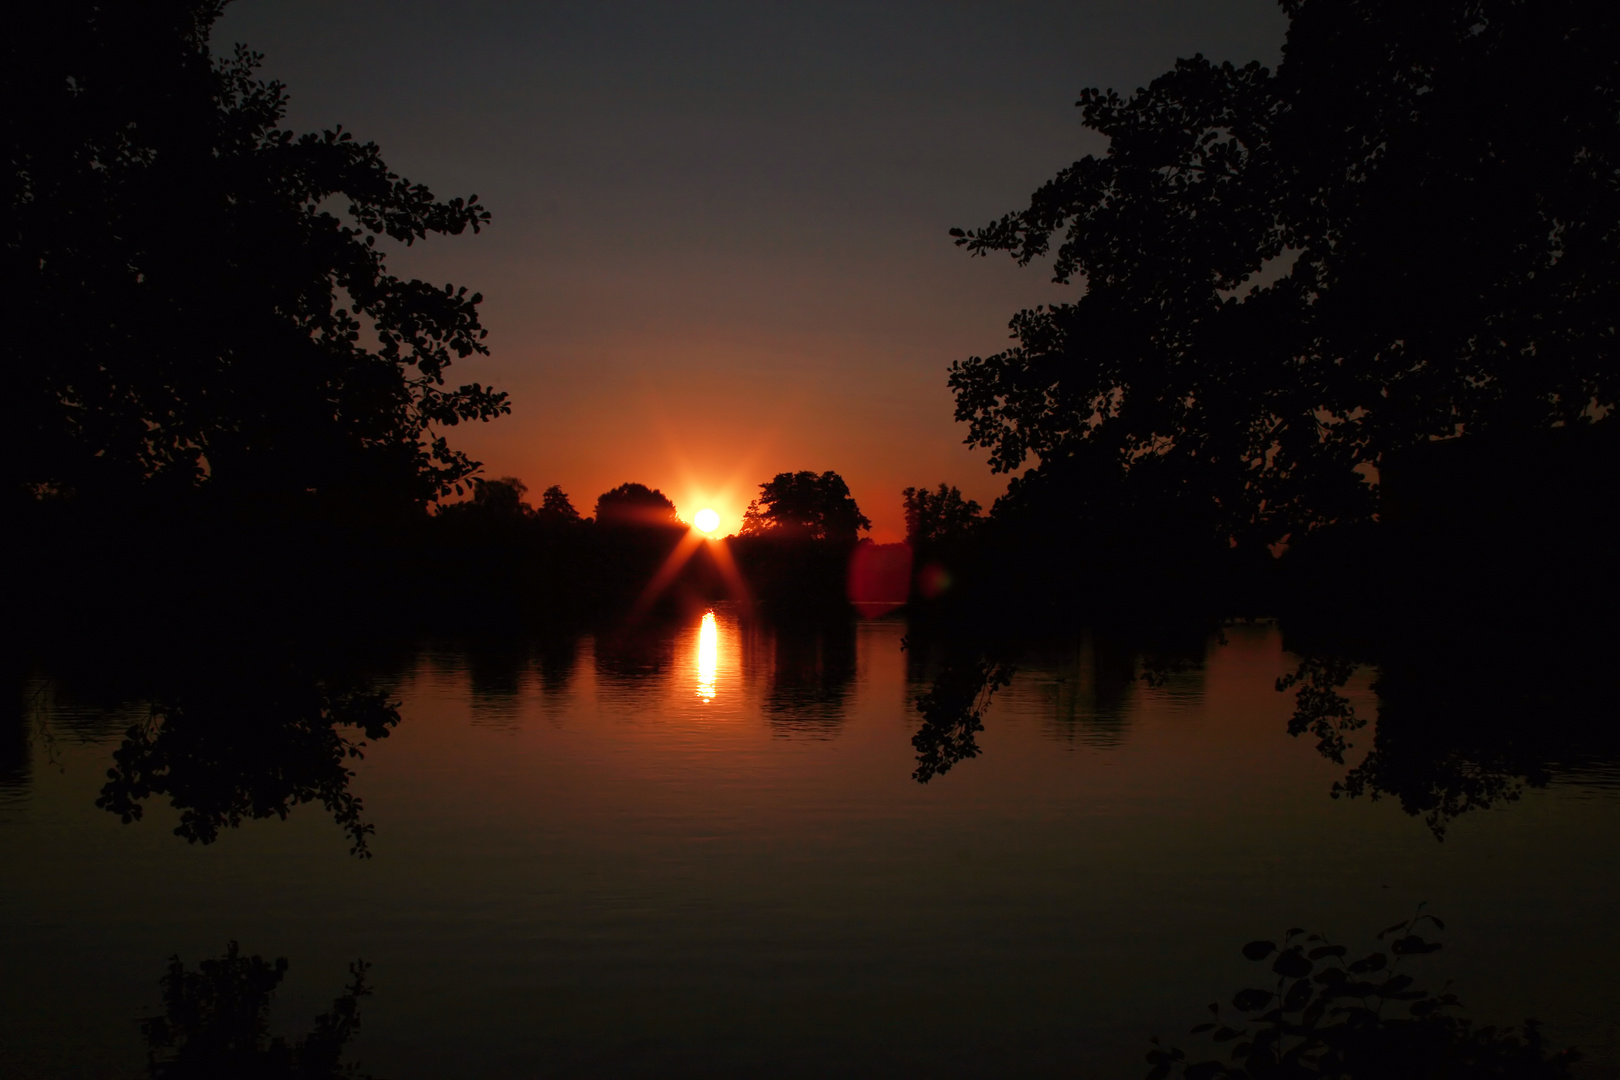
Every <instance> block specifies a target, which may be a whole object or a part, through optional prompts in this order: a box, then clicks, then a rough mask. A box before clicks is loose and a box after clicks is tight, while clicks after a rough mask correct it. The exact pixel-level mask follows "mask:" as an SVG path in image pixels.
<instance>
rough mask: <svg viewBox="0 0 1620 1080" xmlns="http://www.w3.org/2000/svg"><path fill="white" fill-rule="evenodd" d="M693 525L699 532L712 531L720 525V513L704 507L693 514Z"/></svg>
mask: <svg viewBox="0 0 1620 1080" xmlns="http://www.w3.org/2000/svg"><path fill="white" fill-rule="evenodd" d="M692 527H693V528H695V529H696V530H697V531H698V532H705V533H712V532H714V530H716V529H718V528H719V527H720V515H719V514H717V513H715V512H714V511H713V510H710V509H709V508H708V507H704V508H703V509H702V510H699V511H698V512H697V513H696V514H693V515H692Z"/></svg>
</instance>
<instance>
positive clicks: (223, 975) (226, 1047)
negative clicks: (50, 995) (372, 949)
mask: <svg viewBox="0 0 1620 1080" xmlns="http://www.w3.org/2000/svg"><path fill="white" fill-rule="evenodd" d="M369 967H370V965H368V964H367V963H366V962H365V961H363V960H359V961H355V962H354V963H352V964H350V965H349V977H350V982H349V985H348V986H347V987H346V988H345V989H344V991H343V994H342V996H341V997H338V998H336V999H335V1000H334V1001H333V1002H332V1008H331V1011H329V1012H325V1013H322V1014H321V1015H319V1016H317V1017H316V1018H315V1020H314V1022H313V1025H312V1027H311V1029H310V1031H309V1033H308V1034H307V1035H305V1036H304V1037H303V1038H301V1039H298V1040H297V1041H296V1042H291V1043H289V1042H288V1041H287V1040H286V1039H285V1038H283V1037H281V1036H279V1035H277V1036H272V1035H271V1034H270V1031H269V1027H270V1005H271V1002H272V1000H273V999H274V997H275V992H276V988H277V987H278V986H279V985H280V984H281V980H282V978H283V977H284V976H285V975H286V973H287V961H286V959H285V958H278V959H277V960H276V961H275V962H274V963H273V964H272V963H270V962H268V961H266V960H265V959H264V958H263V957H260V956H243V955H241V952H240V950H239V947H238V946H237V943H236V942H234V941H233V942H231V943H230V945H229V947H228V948H227V949H226V952H225V955H224V956H220V957H215V958H212V959H208V960H204V961H202V962H201V963H200V964H198V965H197V970H196V971H187V970H186V967H185V965H184V964H182V963H181V962H180V958H179V957H178V956H176V957H174V958H172V959H171V960H170V962H169V970H168V972H167V974H165V975H164V976H163V982H162V986H163V1010H164V1011H163V1015H162V1016H155V1017H151V1018H150V1019H147V1020H144V1021H142V1022H141V1034H142V1035H144V1036H145V1037H146V1042H147V1075H149V1076H151V1077H152V1078H153V1080H215V1078H218V1077H227V1076H228V1077H232V1078H237V1080H337V1078H339V1077H361V1076H364V1075H365V1074H362V1073H360V1072H359V1071H358V1067H357V1066H355V1065H352V1064H351V1065H345V1064H344V1063H343V1061H342V1058H343V1050H344V1047H345V1046H346V1045H347V1044H348V1043H349V1041H350V1040H351V1039H353V1038H354V1036H355V1034H356V1033H357V1032H358V1031H359V1029H360V999H361V998H363V997H367V996H369V995H370V993H371V988H370V987H369V986H368V985H367V984H366V971H367V970H368V969H369Z"/></svg>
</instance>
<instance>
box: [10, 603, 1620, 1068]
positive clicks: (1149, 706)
mask: <svg viewBox="0 0 1620 1080" xmlns="http://www.w3.org/2000/svg"><path fill="white" fill-rule="evenodd" d="M906 633H907V625H906V623H905V621H904V620H903V618H901V617H899V616H888V617H881V618H873V619H866V620H852V621H850V622H848V623H843V622H836V623H833V624H830V625H823V626H820V627H815V628H808V629H806V628H801V629H797V630H782V629H772V628H771V627H769V626H766V625H764V624H761V623H757V622H753V621H751V620H749V619H747V618H744V617H743V616H742V615H741V614H740V613H738V612H736V611H733V610H731V609H729V608H726V607H720V608H717V609H715V610H714V611H713V612H710V613H707V614H706V615H704V614H694V615H693V616H692V617H690V618H687V619H682V620H677V621H675V622H671V623H659V624H656V625H650V626H648V627H646V628H643V629H642V630H641V631H639V632H637V633H636V634H633V635H630V636H628V637H626V636H615V637H605V636H592V635H580V636H562V637H555V638H545V639H533V640H530V639H527V638H516V637H514V638H510V639H504V640H503V639H493V638H492V639H488V640H483V641H464V642H449V643H446V642H432V641H424V642H421V643H418V644H416V645H414V646H413V647H411V648H406V649H401V650H398V651H397V652H395V653H392V654H390V655H388V656H386V657H382V658H374V659H373V660H372V661H371V669H370V677H371V678H374V679H375V680H376V681H377V683H378V685H380V686H381V688H382V689H383V690H385V691H386V693H387V695H388V697H389V698H390V699H391V700H393V701H397V702H398V703H399V707H398V712H399V717H400V719H399V722H398V724H397V725H396V726H394V727H393V729H392V730H391V731H390V732H389V733H388V734H387V737H386V738H382V739H374V740H366V742H367V745H366V747H365V750H364V758H363V759H356V760H353V761H352V762H351V765H352V768H353V769H354V771H355V774H356V775H355V777H354V779H353V782H352V784H351V785H350V791H351V793H352V794H353V795H355V796H358V797H359V798H360V799H361V800H362V801H363V809H362V810H361V813H360V817H361V818H363V820H364V822H365V823H369V824H370V825H372V826H374V830H375V831H374V832H372V833H370V834H369V835H367V836H365V837H364V839H365V842H366V845H367V847H368V850H369V853H370V856H371V857H369V858H359V857H356V856H355V855H353V854H351V852H350V848H351V841H352V836H351V835H350V834H349V833H346V832H345V830H344V828H342V827H340V825H339V824H337V823H334V820H333V817H332V815H331V814H330V813H328V812H327V810H326V809H325V808H323V806H322V805H321V804H320V802H319V801H318V800H316V801H313V802H306V803H304V804H302V805H298V806H295V807H294V808H293V809H292V810H291V812H290V813H289V814H288V815H287V817H286V818H285V820H283V819H281V818H280V817H279V816H276V815H274V814H271V816H269V817H267V818H266V819H264V820H248V821H245V822H244V823H243V824H242V825H241V827H239V828H229V827H227V828H223V829H221V830H220V831H219V834H218V836H217V838H215V839H214V840H213V842H211V843H200V842H199V843H189V842H187V840H186V839H184V838H182V837H179V836H176V835H174V832H173V830H174V828H175V827H176V825H177V823H179V814H178V813H177V812H176V811H175V810H173V809H172V808H170V807H169V806H168V805H167V802H168V800H167V799H166V798H163V797H158V796H152V797H148V798H146V799H145V800H144V815H143V817H142V818H141V819H140V820H138V821H134V822H132V823H129V824H125V823H122V822H121V821H120V819H119V817H118V816H117V815H116V814H113V813H109V812H108V811H107V810H106V809H103V808H98V806H97V805H96V801H97V798H98V794H99V793H100V792H101V790H102V786H103V784H104V783H106V781H107V770H108V768H109V766H110V765H112V764H113V762H114V752H115V751H116V750H117V748H118V747H119V744H120V743H121V741H122V740H123V738H124V732H125V730H126V729H127V728H128V727H129V726H130V725H131V724H136V725H143V724H146V723H147V721H148V718H149V717H150V716H151V712H150V709H149V708H148V706H147V705H145V704H144V703H143V702H141V701H139V700H133V699H127V698H126V699H121V698H120V697H119V694H118V693H117V692H116V691H115V690H113V691H109V690H107V689H106V688H104V687H98V686H96V685H93V684H94V683H95V679H94V678H93V677H92V678H87V677H86V676H84V675H83V674H82V673H80V674H78V675H75V676H71V677H70V676H60V675H58V674H57V673H54V672H46V671H36V672H34V673H33V674H32V675H31V676H30V678H29V680H28V681H27V697H26V700H25V703H24V707H23V709H22V711H21V712H20V713H19V714H16V715H9V714H8V716H7V717H6V718H5V719H4V720H0V724H4V725H7V726H8V727H9V728H10V729H11V730H0V745H3V746H4V749H3V750H0V754H3V755H4V756H0V862H3V865H4V867H5V873H4V885H3V886H0V921H3V925H4V927H5V935H4V939H3V944H0V956H3V965H0V966H3V970H4V979H3V980H0V987H3V990H0V993H3V994H4V1009H3V1020H0V1025H3V1026H0V1074H4V1075H5V1076H7V1077H31V1076H42V1077H43V1076H49V1077H78V1076H84V1077H111V1076H137V1075H141V1073H142V1070H143V1069H144V1068H145V1062H146V1057H145V1045H146V1044H145V1042H144V1041H143V1038H142V1033H141V1029H140V1026H139V1021H140V1019H141V1018H145V1017H151V1016H153V1015H156V1014H158V1013H161V1012H162V1010H163V1001H162V998H161V991H160V986H159V979H160V978H161V976H162V975H163V973H164V971H165V967H166V964H167V962H168V959H169V957H170V956H171V955H178V956H179V957H180V958H181V960H182V961H184V962H185V963H186V964H187V965H195V964H196V963H197V962H198V961H201V960H203V959H205V958H208V957H216V956H220V955H222V954H223V953H224V952H225V950H226V946H227V943H228V942H231V941H238V942H240V944H241V950H242V952H243V953H245V954H259V955H262V956H264V957H266V958H268V959H273V958H276V957H286V958H287V959H288V961H289V966H288V969H287V973H286V977H285V980H284V982H283V983H282V984H281V986H280V988H279V991H278V993H277V996H276V998H275V1004H274V1008H273V1011H272V1030H273V1031H276V1032H278V1033H282V1034H285V1035H288V1036H293V1035H296V1034H298V1033H300V1032H303V1031H306V1030H307V1029H308V1026H309V1023H310V1020H311V1018H312V1017H314V1016H315V1015H316V1014H317V1013H319V1012H321V1011H323V1010H325V1009H327V1008H329V1007H330V1006H331V1003H332V1000H333V999H334V998H335V997H336V996H337V995H338V994H339V993H340V992H341V991H342V989H343V987H344V984H345V982H346V980H347V979H348V977H349V970H348V966H349V964H350V962H351V961H354V960H357V959H362V958H363V959H364V960H365V961H367V962H368V963H369V964H370V965H371V966H370V968H369V970H368V974H367V980H368V982H369V984H370V986H371V987H372V991H373V992H372V993H371V995H370V996H368V997H366V998H364V999H363V1001H362V1002H361V1009H360V1014H361V1021H362V1022H361V1028H360V1030H359V1033H358V1036H357V1037H356V1038H355V1039H354V1040H353V1041H352V1042H351V1043H350V1045H349V1047H348V1051H347V1056H348V1058H349V1059H350V1060H355V1061H358V1062H359V1063H360V1065H361V1067H362V1069H363V1070H364V1071H365V1072H368V1073H374V1074H376V1075H377V1076H381V1077H389V1078H393V1080H411V1078H418V1077H443V1076H492V1077H502V1076H540V1075H550V1076H636V1075H645V1076H712V1075H739V1076H765V1075H769V1076H829V1075H863V1076H864V1075H891V1076H902V1075H923V1074H928V1075H934V1076H998V1077H1008V1076H1056V1075H1063V1076H1080V1077H1091V1076H1096V1077H1104V1076H1107V1077H1137V1076H1141V1075H1142V1074H1143V1072H1144V1071H1145V1068H1146V1066H1145V1064H1144V1062H1143V1054H1144V1053H1145V1051H1146V1050H1147V1048H1148V1039H1149V1037H1150V1036H1153V1035H1159V1036H1163V1037H1166V1038H1169V1039H1170V1040H1172V1041H1175V1042H1178V1043H1180V1044H1182V1045H1188V1046H1192V1045H1194V1043H1195V1040H1193V1039H1191V1038H1190V1037H1189V1036H1187V1034H1186V1033H1187V1030H1188V1028H1189V1027H1190V1026H1191V1025H1193V1024H1196V1023H1198V1022H1199V1021H1200V1020H1202V1019H1204V1018H1206V1017H1207V1015H1208V1014H1207V1013H1206V1011H1205V1007H1206V1005H1207V1004H1208V1003H1209V1002H1211V1001H1215V1000H1217V999H1221V1000H1224V999H1227V998H1229V997H1230V996H1231V995H1232V993H1233V992H1234V991H1236V990H1238V989H1239V988H1241V987H1243V986H1244V985H1246V984H1247V982H1252V974H1251V972H1252V971H1253V969H1254V965H1253V964H1251V963H1250V962H1248V961H1246V960H1245V959H1244V958H1243V956H1242V955H1241V954H1240V951H1239V950H1240V948H1241V947H1242V946H1243V944H1244V943H1245V942H1247V941H1250V940H1251V939H1255V938H1276V937H1279V936H1281V935H1282V934H1283V933H1284V932H1285V931H1286V930H1287V929H1288V928H1289V927H1295V926H1297V927H1304V928H1308V929H1310V930H1313V931H1316V932H1319V933H1321V934H1324V935H1326V936H1327V937H1328V938H1329V939H1330V940H1333V941H1337V942H1343V943H1345V944H1347V945H1350V946H1351V947H1352V948H1370V947H1371V946H1372V945H1374V944H1376V942H1375V939H1374V935H1375V934H1376V933H1377V932H1378V931H1379V930H1381V929H1383V928H1384V927H1385V926H1387V925H1389V924H1392V923H1395V922H1399V921H1401V920H1402V919H1404V918H1406V917H1407V916H1409V915H1411V914H1412V913H1413V912H1414V911H1415V910H1416V909H1417V908H1418V905H1419V904H1426V905H1427V907H1426V909H1425V910H1427V911H1432V912H1433V913H1435V914H1437V915H1440V916H1441V917H1443V919H1444V920H1445V924H1446V932H1445V934H1444V942H1445V947H1444V950H1443V951H1442V952H1440V953H1438V954H1436V955H1434V956H1431V957H1427V958H1425V959H1424V962H1423V964H1422V965H1421V966H1420V967H1419V969H1418V970H1419V971H1420V972H1421V973H1422V978H1421V982H1423V983H1424V984H1425V985H1433V986H1435V987H1438V986H1439V985H1440V984H1442V983H1444V982H1445V981H1446V980H1448V979H1449V980H1452V982H1453V984H1454V988H1455V990H1456V991H1457V992H1458V994H1459V995H1460V996H1461V998H1462V1000H1463V1001H1464V1003H1465V1004H1466V1005H1467V1006H1468V1007H1469V1013H1468V1015H1469V1016H1471V1017H1472V1018H1474V1019H1475V1020H1477V1021H1481V1022H1494V1023H1518V1022H1520V1021H1522V1020H1523V1019H1524V1018H1525V1017H1527V1016H1535V1017H1538V1018H1540V1019H1541V1020H1542V1021H1544V1023H1545V1027H1546V1031H1547V1033H1548V1034H1549V1037H1550V1040H1551V1041H1552V1042H1553V1043H1555V1044H1560V1045H1563V1044H1570V1043H1573V1044H1577V1045H1579V1046H1580V1047H1581V1049H1582V1051H1583V1053H1585V1054H1586V1055H1587V1057H1588V1059H1589V1060H1588V1062H1587V1063H1586V1064H1585V1065H1584V1066H1583V1067H1582V1069H1583V1071H1582V1073H1581V1075H1587V1076H1617V1075H1620V1005H1617V1002H1620V994H1617V993H1616V991H1615V990H1614V980H1613V975H1612V971H1613V968H1614V963H1615V961H1616V960H1620V856H1617V849H1620V844H1617V843H1616V840H1617V838H1620V768H1617V767H1616V766H1615V764H1614V763H1613V762H1612V761H1596V762H1592V761H1587V762H1582V763H1580V764H1579V767H1574V766H1572V767H1569V768H1562V769H1554V770H1553V772H1552V774H1551V780H1550V782H1548V783H1546V784H1545V785H1543V786H1533V785H1526V786H1524V787H1523V790H1522V794H1521V796H1520V797H1519V798H1517V799H1516V800H1498V801H1496V802H1494V803H1493V804H1492V805H1491V806H1490V807H1489V808H1484V809H1479V810H1475V811H1472V812H1469V813H1466V814H1462V815H1460V816H1458V817H1456V818H1455V819H1454V820H1452V821H1450V822H1449V824H1448V826H1447V827H1446V830H1445V833H1444V838H1443V839H1437V837H1436V835H1435V833H1434V832H1433V831H1432V830H1431V829H1430V828H1429V827H1428V826H1427V824H1426V823H1425V821H1424V820H1423V818H1422V816H1421V815H1420V816H1413V815H1410V814H1408V813H1406V812H1405V811H1404V810H1403V808H1402V806H1401V805H1400V803H1399V801H1398V800H1396V799H1392V798H1384V799H1379V800H1373V799H1371V798H1368V797H1362V798H1355V799H1351V798H1334V797H1332V794H1331V791H1332V788H1333V785H1334V783H1335V781H1337V780H1340V779H1342V778H1343V777H1344V775H1345V773H1346V766H1345V765H1339V764H1335V763H1334V762H1332V761H1329V760H1326V759H1324V757H1323V756H1321V755H1320V754H1319V753H1318V752H1317V751H1316V749H1315V746H1314V741H1313V739H1311V738H1310V737H1308V736H1305V737H1298V738H1294V737H1290V736H1289V735H1288V734H1287V732H1286V728H1287V724H1288V718H1289V716H1290V714H1291V713H1292V712H1293V709H1294V702H1293V695H1292V693H1282V692H1279V691H1278V690H1277V689H1276V682H1277V680H1278V678H1279V677H1280V676H1283V675H1286V674H1288V673H1290V672H1291V671H1293V670H1294V668H1295V667H1296V666H1297V664H1298V659H1297V658H1296V657H1293V656H1291V655H1290V654H1289V653H1288V652H1287V651H1285V649H1284V640H1283V636H1282V634H1281V632H1280V631H1279V630H1278V628H1277V627H1276V626H1275V625H1273V624H1270V623H1240V624H1236V625H1232V626H1228V627H1225V628H1224V630H1222V631H1221V632H1220V633H1217V634H1212V635H1211V636H1210V639H1209V640H1208V642H1207V644H1206V646H1205V647H1204V650H1203V656H1202V659H1201V660H1198V658H1197V657H1196V656H1195V657H1194V658H1193V659H1194V661H1195V662H1193V663H1188V664H1183V665H1178V666H1175V667H1172V668H1169V669H1166V670H1163V671H1161V672H1159V673H1158V674H1156V675H1155V676H1154V677H1152V678H1147V679H1144V678H1141V677H1139V675H1140V674H1141V664H1140V663H1139V658H1138V657H1136V656H1135V655H1134V654H1132V653H1131V651H1130V650H1129V649H1126V648H1122V647H1119V646H1117V645H1114V644H1111V643H1109V642H1108V641H1106V640H1104V639H1102V638H1099V637H1094V636H1092V635H1086V634H1081V635H1077V636H1076V637H1074V638H1073V639H1070V640H1065V641H1060V642H1047V643H1046V644H1043V645H1041V646H1039V647H1035V648H1029V649H1026V650H1024V652H1023V654H1022V655H1020V656H1019V658H1018V663H1017V673H1016V675H1015V676H1014V678H1013V681H1012V683H1011V684H1010V685H1009V686H1007V687H1006V688H1004V689H1002V690H1001V691H1000V692H999V693H997V694H996V695H995V697H994V698H993V700H992V702H991V704H990V706H989V708H988V711H987V712H986V713H985V716H984V730H983V732H982V733H980V734H979V736H978V747H979V751H980V752H979V755H978V756H977V757H972V758H969V759H966V760H962V761H960V762H958V763H956V764H955V765H954V767H953V768H951V769H950V770H949V771H948V772H946V773H944V774H942V775H937V776H934V777H933V778H932V779H931V780H929V781H928V782H927V783H919V782H917V780H915V779H914V778H913V771H914V769H916V767H917V760H916V754H917V751H916V750H915V749H914V747H913V745H912V742H911V740H912V737H913V735H914V734H915V733H916V732H917V730H918V726H919V723H920V720H919V716H918V713H917V710H916V708H915V704H914V703H915V699H916V698H917V696H918V695H919V694H922V693H924V692H925V691H926V690H928V688H929V685H930V682H929V680H930V679H931V678H932V667H931V664H932V661H931V660H930V658H929V657H928V656H926V655H923V650H920V649H918V648H913V649H912V650H910V651H907V650H906V649H905V648H904V647H903V639H904V638H905V635H906ZM1372 680H1373V672H1371V671H1369V670H1360V671H1357V672H1356V673H1355V674H1354V676H1353V677H1352V678H1351V679H1350V681H1349V683H1348V684H1347V685H1346V687H1345V693H1346V695H1347V696H1348V697H1350V699H1351V700H1352V701H1353V702H1355V703H1356V705H1357V707H1358V708H1359V709H1360V710H1361V711H1363V712H1364V713H1366V714H1369V715H1370V714H1372V713H1373V712H1374V711H1375V709H1376V707H1377V702H1376V700H1375V698H1374V694H1373V691H1372V689H1371V683H1372ZM241 693H242V695H243V700H244V702H247V703H248V707H251V704H252V702H253V701H254V700H257V699H256V698H255V694H257V693H258V691H257V690H255V688H254V687H252V686H245V687H243V688H242V689H241ZM170 719H171V721H172V714H171V717H170ZM1372 730H1373V729H1372V728H1371V727H1368V728H1366V729H1363V730H1362V731H1361V732H1357V733H1355V735H1353V736H1352V739H1353V741H1355V742H1356V743H1358V745H1359V746H1361V747H1362V748H1364V747H1365V745H1366V744H1367V743H1368V742H1369V741H1370V739H1371V737H1372ZM1359 752H1360V750H1352V752H1351V754H1350V757H1351V759H1352V763H1353V760H1354V758H1355V757H1356V756H1357V755H1358V754H1359Z"/></svg>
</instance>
